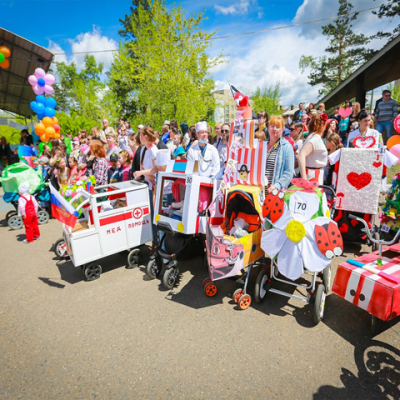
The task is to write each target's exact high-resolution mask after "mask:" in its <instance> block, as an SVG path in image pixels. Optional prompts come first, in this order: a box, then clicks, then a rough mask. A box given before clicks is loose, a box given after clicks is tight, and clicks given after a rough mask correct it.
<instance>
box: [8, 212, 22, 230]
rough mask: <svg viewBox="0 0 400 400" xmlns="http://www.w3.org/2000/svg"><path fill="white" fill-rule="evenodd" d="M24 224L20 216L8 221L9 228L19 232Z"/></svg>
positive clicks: (14, 216)
mask: <svg viewBox="0 0 400 400" xmlns="http://www.w3.org/2000/svg"><path fill="white" fill-rule="evenodd" d="M23 224H24V223H23V222H22V218H21V217H20V216H19V215H13V216H12V217H11V218H10V219H9V220H8V226H9V227H10V228H11V229H14V230H18V229H21V228H22V225H23Z"/></svg>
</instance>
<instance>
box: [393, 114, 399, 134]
mask: <svg viewBox="0 0 400 400" xmlns="http://www.w3.org/2000/svg"><path fill="white" fill-rule="evenodd" d="M393 126H394V129H396V132H397V133H400V114H399V115H398V116H397V117H396V118H395V119H394V121H393Z"/></svg>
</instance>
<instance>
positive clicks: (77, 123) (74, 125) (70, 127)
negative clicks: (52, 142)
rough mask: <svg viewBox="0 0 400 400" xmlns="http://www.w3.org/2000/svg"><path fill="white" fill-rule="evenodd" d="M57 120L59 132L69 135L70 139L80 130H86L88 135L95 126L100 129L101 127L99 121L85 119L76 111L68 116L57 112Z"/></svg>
mask: <svg viewBox="0 0 400 400" xmlns="http://www.w3.org/2000/svg"><path fill="white" fill-rule="evenodd" d="M57 118H58V124H59V125H60V127H61V132H63V133H65V134H71V135H72V137H74V136H76V135H77V134H78V132H79V131H80V130H81V129H86V130H87V132H88V133H90V130H91V129H92V128H93V127H94V126H96V125H97V126H98V127H99V128H100V129H101V126H102V125H101V123H100V121H99V120H95V119H91V118H87V117H85V116H84V115H82V114H80V113H77V112H76V111H71V113H70V114H67V113H65V112H59V113H57Z"/></svg>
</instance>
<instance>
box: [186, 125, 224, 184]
mask: <svg viewBox="0 0 400 400" xmlns="http://www.w3.org/2000/svg"><path fill="white" fill-rule="evenodd" d="M196 137H197V139H198V143H197V144H195V145H194V146H192V147H190V149H189V151H188V153H187V160H188V161H198V163H199V175H200V176H206V177H209V178H213V177H215V175H216V174H217V173H218V172H219V170H220V164H219V155H218V151H217V149H216V148H215V147H214V146H212V145H210V144H208V130H207V122H205V121H201V122H198V123H197V124H196Z"/></svg>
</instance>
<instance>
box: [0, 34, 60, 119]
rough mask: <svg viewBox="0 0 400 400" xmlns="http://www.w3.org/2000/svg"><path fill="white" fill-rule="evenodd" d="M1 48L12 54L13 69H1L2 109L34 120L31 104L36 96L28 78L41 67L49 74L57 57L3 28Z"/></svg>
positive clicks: (0, 39)
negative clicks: (31, 117)
mask: <svg viewBox="0 0 400 400" xmlns="http://www.w3.org/2000/svg"><path fill="white" fill-rule="evenodd" d="M0 46H6V47H8V48H9V49H10V51H11V56H10V57H9V58H8V60H9V61H10V66H9V67H8V68H7V69H4V68H1V67H0V109H2V110H4V111H10V112H13V113H16V114H19V115H22V116H24V117H30V116H31V115H32V111H31V108H30V106H29V104H30V102H31V101H33V100H35V97H36V95H35V93H34V92H33V90H32V86H31V85H30V84H29V82H28V77H29V76H30V75H32V74H33V73H34V72H35V69H36V68H39V67H41V68H43V69H44V70H45V71H46V72H47V71H48V70H49V68H50V64H51V62H52V60H53V57H54V54H53V53H51V52H50V51H48V50H46V49H45V48H43V47H40V46H38V45H37V44H35V43H32V42H30V41H29V40H26V39H24V38H22V37H21V36H18V35H15V34H14V33H12V32H9V31H7V30H5V29H3V28H0Z"/></svg>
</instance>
